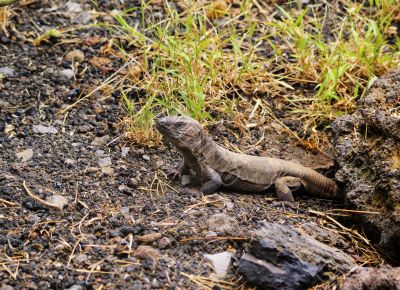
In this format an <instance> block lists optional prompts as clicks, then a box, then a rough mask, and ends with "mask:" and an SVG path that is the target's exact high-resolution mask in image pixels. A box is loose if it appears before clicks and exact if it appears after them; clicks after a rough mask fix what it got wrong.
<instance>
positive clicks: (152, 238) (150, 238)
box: [137, 233, 161, 243]
mask: <svg viewBox="0 0 400 290" xmlns="http://www.w3.org/2000/svg"><path fill="white" fill-rule="evenodd" d="M160 238H161V234H160V233H151V234H147V235H143V236H139V237H137V240H138V241H139V242H143V243H152V242H155V241H157V240H159V239H160Z"/></svg>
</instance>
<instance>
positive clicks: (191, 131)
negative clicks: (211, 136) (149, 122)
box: [156, 116, 204, 150]
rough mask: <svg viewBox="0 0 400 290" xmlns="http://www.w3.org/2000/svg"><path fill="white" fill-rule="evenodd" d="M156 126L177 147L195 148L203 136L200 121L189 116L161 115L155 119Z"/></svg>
mask: <svg viewBox="0 0 400 290" xmlns="http://www.w3.org/2000/svg"><path fill="white" fill-rule="evenodd" d="M156 128H157V130H158V131H160V133H161V134H162V135H163V136H164V138H166V139H167V140H168V141H170V142H171V143H172V144H173V145H175V146H177V147H179V148H186V149H190V150H195V148H197V146H199V145H200V144H201V141H202V138H203V137H204V131H203V128H202V127H201V125H200V123H199V122H197V121H196V120H194V119H192V118H189V117H182V116H169V117H163V118H160V119H158V120H157V122H156Z"/></svg>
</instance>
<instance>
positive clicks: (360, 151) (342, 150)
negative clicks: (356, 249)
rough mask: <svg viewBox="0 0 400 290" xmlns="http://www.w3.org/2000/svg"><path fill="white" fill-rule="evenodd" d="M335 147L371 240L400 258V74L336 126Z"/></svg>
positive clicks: (383, 81)
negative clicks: (371, 212)
mask: <svg viewBox="0 0 400 290" xmlns="http://www.w3.org/2000/svg"><path fill="white" fill-rule="evenodd" d="M332 129H333V131H334V132H335V135H336V136H335V138H334V148H335V153H336V159H337V162H338V164H339V171H338V172H337V173H336V178H337V180H338V181H341V182H343V184H344V189H345V192H346V195H347V196H346V200H347V202H348V203H349V204H350V205H351V206H352V207H354V208H356V209H358V210H365V211H374V212H379V214H366V215H361V216H360V221H361V223H362V224H361V225H362V227H363V230H364V231H365V232H366V234H367V236H368V237H369V238H370V239H371V240H372V241H373V242H375V244H376V245H377V246H378V247H379V248H381V249H382V250H383V251H384V252H385V254H386V255H387V256H390V257H392V258H394V259H399V258H400V251H399V249H400V71H397V72H392V73H390V74H387V75H385V76H383V77H381V78H380V79H378V80H376V81H375V83H374V84H373V86H372V87H371V88H370V90H369V92H368V93H367V94H366V95H365V97H362V98H361V99H360V100H359V102H358V109H357V110H356V111H355V112H354V113H353V114H352V115H345V116H343V117H341V118H338V119H337V120H336V121H335V122H334V123H333V124H332Z"/></svg>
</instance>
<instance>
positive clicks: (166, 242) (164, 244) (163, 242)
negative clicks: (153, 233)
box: [157, 237, 172, 250]
mask: <svg viewBox="0 0 400 290" xmlns="http://www.w3.org/2000/svg"><path fill="white" fill-rule="evenodd" d="M171 244H172V242H171V240H170V239H169V238H167V237H162V238H161V239H160V240H159V241H158V244H157V245H158V248H159V249H160V250H163V249H167V248H169V247H170V246H171Z"/></svg>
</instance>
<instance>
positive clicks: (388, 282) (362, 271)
mask: <svg viewBox="0 0 400 290" xmlns="http://www.w3.org/2000/svg"><path fill="white" fill-rule="evenodd" d="M340 289H341V290H359V289H364V290H380V289H388V290H400V268H391V267H381V268H361V267H360V268H357V269H356V270H354V271H353V272H352V273H351V274H350V275H349V277H347V279H346V280H345V282H344V283H343V286H342V287H340Z"/></svg>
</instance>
